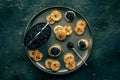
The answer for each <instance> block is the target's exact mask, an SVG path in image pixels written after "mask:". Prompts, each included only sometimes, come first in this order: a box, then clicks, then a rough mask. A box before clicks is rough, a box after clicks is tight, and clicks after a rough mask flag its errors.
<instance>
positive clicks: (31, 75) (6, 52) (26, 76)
mask: <svg viewBox="0 0 120 80" xmlns="http://www.w3.org/2000/svg"><path fill="white" fill-rule="evenodd" d="M51 6H67V7H70V8H73V9H75V10H76V11H78V12H80V13H81V14H83V15H84V17H85V18H86V19H87V20H88V22H89V24H90V28H91V30H92V33H93V39H94V40H93V43H94V45H93V50H92V53H91V55H90V56H89V58H88V60H87V63H88V66H87V67H86V66H82V67H81V68H79V69H78V70H77V71H75V72H73V73H70V74H67V75H62V76H54V75H50V74H47V73H44V72H43V71H41V70H39V69H38V68H37V67H35V66H34V65H33V64H32V63H31V62H30V60H29V59H28V57H27V55H26V54H25V49H24V46H23V36H24V30H25V27H26V25H27V23H28V21H29V20H30V19H31V17H32V16H33V15H35V14H36V13H37V12H39V11H40V10H42V9H44V8H46V7H51ZM119 75H120V0H0V80H120V76H119Z"/></svg>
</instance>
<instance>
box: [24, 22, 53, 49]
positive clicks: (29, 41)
mask: <svg viewBox="0 0 120 80" xmlns="http://www.w3.org/2000/svg"><path fill="white" fill-rule="evenodd" d="M46 24H47V23H46V22H41V23H38V24H36V25H34V26H33V27H32V28H31V29H29V30H28V31H27V33H26V35H25V38H24V45H25V46H26V47H27V48H29V49H37V48H39V47H41V46H42V45H44V44H45V43H46V42H47V41H48V39H49V38H50V35H51V27H50V25H49V24H48V25H47V26H46ZM45 26H46V27H45ZM38 33H39V34H38Z"/></svg>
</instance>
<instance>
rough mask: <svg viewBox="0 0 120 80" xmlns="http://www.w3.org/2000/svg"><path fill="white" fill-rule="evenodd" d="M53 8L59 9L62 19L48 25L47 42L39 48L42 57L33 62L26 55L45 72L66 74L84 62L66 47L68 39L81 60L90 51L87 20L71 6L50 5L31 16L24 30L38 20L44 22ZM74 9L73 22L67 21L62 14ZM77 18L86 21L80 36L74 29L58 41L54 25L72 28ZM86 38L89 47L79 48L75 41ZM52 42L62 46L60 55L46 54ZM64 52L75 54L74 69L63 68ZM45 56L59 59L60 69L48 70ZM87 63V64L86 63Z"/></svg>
mask: <svg viewBox="0 0 120 80" xmlns="http://www.w3.org/2000/svg"><path fill="white" fill-rule="evenodd" d="M54 9H57V10H59V11H61V13H62V20H60V21H58V22H56V23H55V24H53V25H50V26H51V36H50V38H49V40H48V41H47V43H45V44H44V45H43V46H41V47H40V48H39V50H40V51H41V52H42V53H43V58H42V60H41V61H40V62H35V61H34V60H33V59H31V58H30V57H29V55H28V57H29V58H30V60H31V61H32V63H33V64H34V65H35V66H36V67H38V68H39V69H41V70H42V71H44V72H47V73H50V74H56V75H59V74H67V73H70V72H73V71H75V70H77V69H78V68H80V67H81V66H82V65H84V63H83V62H82V60H81V59H80V58H79V57H78V56H77V55H76V54H75V53H74V52H73V51H72V50H70V49H68V48H67V43H68V42H69V41H71V42H73V43H74V45H75V49H76V50H77V51H78V52H79V54H80V55H81V56H82V58H83V60H84V61H86V60H87V59H88V57H89V54H90V52H91V49H92V34H91V30H90V28H89V24H88V22H87V20H86V19H85V18H84V17H83V16H82V15H81V14H80V13H78V12H76V11H75V10H73V9H71V8H66V7H50V8H47V9H44V10H42V11H40V12H39V13H38V14H37V15H35V16H33V18H32V19H31V20H30V22H29V23H28V25H27V27H26V30H25V34H26V32H27V31H29V30H30V29H31V28H32V26H34V25H36V24H38V23H40V22H46V16H47V15H48V14H50V13H51V11H52V10H54ZM69 10H70V11H74V12H75V14H76V18H75V19H74V21H73V22H67V21H66V20H65V18H64V14H65V12H66V11H69ZM79 19H84V20H85V21H86V23H87V27H86V29H85V32H84V34H83V35H81V36H77V35H76V34H75V33H74V31H73V33H72V35H71V36H69V37H67V38H66V39H65V40H64V41H59V40H57V39H56V38H55V35H54V31H53V29H54V27H55V26H56V25H61V26H64V25H66V24H68V25H71V26H72V29H74V27H75V24H76V22H77V21H78V20H79ZM82 38H84V39H87V40H88V44H89V47H88V48H87V49H84V50H81V49H80V48H79V47H78V45H77V42H78V41H79V40H80V39H82ZM54 43H58V44H60V45H61V46H62V49H63V50H62V53H61V55H60V56H58V57H56V58H54V57H50V56H49V55H48V48H49V47H51V45H52V44H54ZM28 50H29V49H26V51H27V54H28ZM66 52H71V53H73V54H74V56H75V60H76V62H77V67H76V68H75V69H74V70H68V69H66V68H65V64H64V61H63V56H64V54H65V53H66ZM47 58H53V59H55V60H59V61H60V63H61V68H60V70H58V71H52V70H48V69H47V68H46V67H45V66H44V62H45V60H46V59H47ZM88 65H89V64H88Z"/></svg>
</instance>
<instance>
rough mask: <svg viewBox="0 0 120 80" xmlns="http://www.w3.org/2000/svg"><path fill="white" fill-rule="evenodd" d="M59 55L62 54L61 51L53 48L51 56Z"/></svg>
mask: <svg viewBox="0 0 120 80" xmlns="http://www.w3.org/2000/svg"><path fill="white" fill-rule="evenodd" d="M59 53H60V49H58V48H57V47H53V48H51V55H53V56H56V55H58V54H59Z"/></svg>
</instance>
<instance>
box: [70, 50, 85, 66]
mask: <svg viewBox="0 0 120 80" xmlns="http://www.w3.org/2000/svg"><path fill="white" fill-rule="evenodd" d="M72 49H73V51H74V52H75V53H76V54H77V55H78V57H79V58H80V59H81V60H82V62H83V63H84V64H85V65H86V66H87V63H86V62H85V61H84V60H83V58H82V57H81V55H80V54H79V53H78V52H77V51H76V49H75V48H72Z"/></svg>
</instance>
